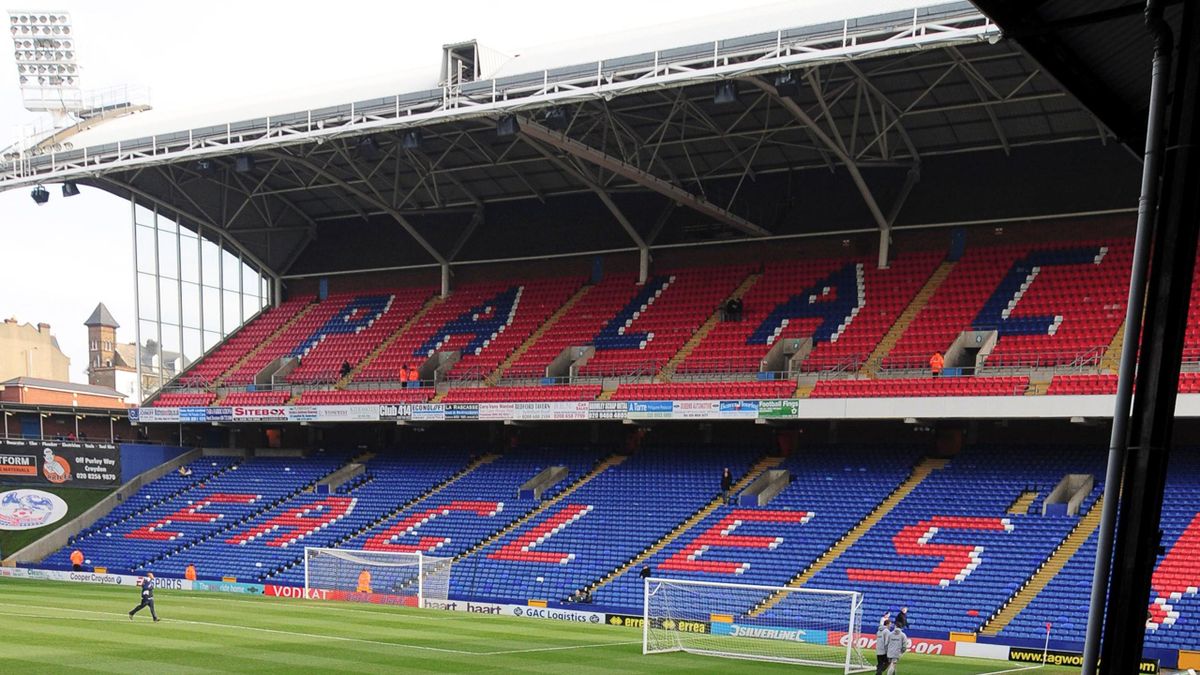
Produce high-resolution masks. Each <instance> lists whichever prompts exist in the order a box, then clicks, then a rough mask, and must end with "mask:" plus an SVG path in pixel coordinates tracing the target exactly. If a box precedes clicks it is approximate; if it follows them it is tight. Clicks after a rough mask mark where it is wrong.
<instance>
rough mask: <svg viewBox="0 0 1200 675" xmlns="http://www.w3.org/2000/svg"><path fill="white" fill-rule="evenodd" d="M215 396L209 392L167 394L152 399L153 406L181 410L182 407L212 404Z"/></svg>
mask: <svg viewBox="0 0 1200 675" xmlns="http://www.w3.org/2000/svg"><path fill="white" fill-rule="evenodd" d="M216 398H217V395H216V394H214V393H212V392H211V391H200V392H179V393H173V392H168V393H164V394H159V395H158V397H157V398H155V399H154V405H156V406H161V407H165V408H181V407H184V406H204V405H208V404H210V403H212V402H213V401H215V400H216Z"/></svg>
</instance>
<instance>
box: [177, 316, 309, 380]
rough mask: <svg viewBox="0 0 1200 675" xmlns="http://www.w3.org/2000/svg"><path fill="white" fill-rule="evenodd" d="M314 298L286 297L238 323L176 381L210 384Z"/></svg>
mask: <svg viewBox="0 0 1200 675" xmlns="http://www.w3.org/2000/svg"><path fill="white" fill-rule="evenodd" d="M314 300H315V298H313V297H312V296H307V295H306V296H299V297H295V298H289V299H288V300H286V301H285V302H283V303H281V304H280V305H279V306H278V307H272V308H269V309H267V310H265V311H263V313H262V314H260V315H259V316H258V317H257V318H255V319H253V320H251V321H250V322H249V323H247V324H246V325H244V326H242V327H241V329H239V330H238V331H237V332H236V333H234V334H233V335H232V336H231V337H229V338H228V339H226V340H225V341H224V342H222V343H221V344H219V345H217V347H216V348H215V349H214V350H213V351H212V353H210V354H208V355H207V356H205V357H204V358H202V359H200V360H199V361H197V362H196V363H195V364H194V365H193V366H192V367H191V368H190V369H189V370H188V371H187V372H185V373H183V375H181V376H180V378H179V382H180V384H186V385H192V386H202V385H208V384H211V383H212V382H213V381H215V380H216V379H217V378H218V377H220V376H221V375H222V374H223V373H224V372H225V371H227V370H229V368H230V367H231V366H233V364H235V363H237V362H238V359H241V358H242V357H243V356H244V355H246V354H247V353H248V352H250V351H251V350H253V349H254V348H255V347H257V346H258V345H260V344H262V342H263V341H264V340H266V339H267V338H268V337H270V336H271V334H272V333H274V332H275V331H276V330H278V329H279V327H280V326H282V325H283V324H285V323H287V322H288V321H289V320H290V319H291V318H292V317H294V316H296V314H298V313H299V312H300V311H301V310H303V309H304V308H305V307H307V306H308V305H309V304H310V303H311V302H313V301H314Z"/></svg>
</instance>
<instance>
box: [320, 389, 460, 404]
mask: <svg viewBox="0 0 1200 675" xmlns="http://www.w3.org/2000/svg"><path fill="white" fill-rule="evenodd" d="M436 393H437V392H436V391H434V389H433V387H412V388H409V389H346V390H344V391H343V390H331V391H306V392H304V393H303V394H301V395H300V400H299V401H297V403H299V404H300V405H355V404H370V403H424V402H426V401H428V400H429V399H431V398H433V395H434V394H436Z"/></svg>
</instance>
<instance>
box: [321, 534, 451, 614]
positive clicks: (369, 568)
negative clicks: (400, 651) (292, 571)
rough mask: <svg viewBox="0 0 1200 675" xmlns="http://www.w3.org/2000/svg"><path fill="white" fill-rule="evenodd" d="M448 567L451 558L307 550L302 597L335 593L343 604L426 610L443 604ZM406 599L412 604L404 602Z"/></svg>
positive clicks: (446, 587)
mask: <svg viewBox="0 0 1200 675" xmlns="http://www.w3.org/2000/svg"><path fill="white" fill-rule="evenodd" d="M451 563H452V561H451V559H450V558H434V557H431V556H427V555H424V554H422V553H419V552H418V553H395V552H392V551H358V550H346V549H340V548H311V547H307V548H305V549H304V594H305V596H306V597H307V596H308V595H309V592H310V591H334V592H340V593H343V594H345V598H344V599H346V600H359V599H364V600H367V601H375V602H379V601H381V600H382V601H384V602H389V601H390V602H395V603H397V604H414V605H416V606H417V607H425V606H426V603H427V602H428V601H430V600H437V601H441V602H445V601H446V598H447V596H448V595H449V593H450V568H451V566H452V565H451ZM364 571H366V572H367V575H366V576H363V572H364ZM360 581H362V582H365V585H363V584H360ZM405 598H411V599H412V600H411V601H410V602H405Z"/></svg>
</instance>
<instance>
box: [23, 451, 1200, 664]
mask: <svg viewBox="0 0 1200 675" xmlns="http://www.w3.org/2000/svg"><path fill="white" fill-rule="evenodd" d="M607 454H608V451H607V450H606V449H603V448H588V447H579V448H530V447H517V448H512V449H510V450H508V451H506V452H504V453H503V454H501V455H486V456H484V455H479V454H478V453H477V452H476V451H473V450H471V449H469V448H466V447H458V448H455V447H428V448H409V449H406V450H404V451H395V452H382V453H380V455H378V456H376V457H374V458H372V459H370V460H369V461H368V462H367V463H366V472H365V474H363V475H361V476H359V477H357V478H355V479H353V480H351V481H350V482H348V483H346V484H345V485H342V486H341V487H339V488H338V489H337V490H336V491H335V492H334V493H332V494H317V493H314V492H313V491H312V489H311V488H312V487H313V486H314V485H315V483H316V482H317V481H318V480H319V479H321V478H322V477H325V476H328V475H330V474H331V473H333V472H334V471H336V470H337V469H338V468H339V467H340V466H343V465H345V463H346V462H347V461H350V459H351V458H350V457H349V456H348V455H343V454H338V453H320V452H318V453H315V454H314V456H312V457H309V458H305V459H300V458H257V459H243V458H232V457H205V458H203V459H200V460H197V461H194V462H192V463H191V464H190V465H189V467H190V469H191V471H192V474H191V475H190V476H186V477H185V476H181V475H179V474H178V473H175V472H171V473H169V474H167V475H166V476H164V477H162V478H160V479H158V480H157V481H154V482H152V483H150V484H148V485H146V486H145V487H143V488H142V489H141V490H140V491H139V492H137V493H136V494H135V495H133V496H132V497H131V498H130V499H128V500H126V501H125V502H123V503H122V504H120V505H118V506H117V507H115V508H114V509H113V510H112V511H111V512H110V513H109V514H107V515H106V516H104V517H102V518H101V519H100V520H98V521H97V522H96V523H95V524H93V525H92V526H90V527H88V528H87V529H85V530H84V531H83V532H81V533H80V534H79V535H77V536H76V537H74V538H73V539H72V540H71V541H70V542H69V544H68V545H67V546H66V547H65V548H64V549H62V550H60V551H57V552H55V553H53V554H51V555H50V556H49V557H48V558H46V559H45V560H44V561H42V563H40V566H42V567H48V568H51V569H69V568H70V561H69V559H68V556H69V554H70V552H71V551H73V550H75V549H76V548H78V549H80V550H82V551H83V552H84V554H85V558H86V560H87V562H86V563H85V567H95V566H102V567H107V568H108V569H109V571H110V572H116V573H126V572H142V571H146V570H153V571H155V572H157V573H160V574H164V575H168V576H180V575H182V573H183V570H184V568H185V567H186V566H187V565H188V564H194V565H195V566H196V567H197V571H198V573H199V576H200V577H201V578H205V579H220V578H222V577H226V576H235V577H237V578H239V579H241V580H253V581H256V582H267V583H280V584H291V585H299V584H301V583H302V581H303V564H302V563H303V548H304V547H305V546H341V547H345V548H347V549H351V550H354V549H367V550H380V551H389V550H390V551H418V550H419V551H423V552H426V553H429V554H432V555H437V556H456V555H461V554H463V553H465V552H468V551H469V552H470V554H469V555H467V556H466V557H464V558H461V559H460V560H458V561H457V562H456V564H455V568H454V572H453V574H452V577H451V594H452V596H454V597H456V598H465V599H489V600H510V601H516V602H522V603H523V602H524V601H525V600H528V599H544V600H547V601H550V602H565V601H569V600H571V599H576V600H577V599H578V598H577V593H578V591H580V590H582V589H585V588H587V587H589V586H590V585H591V584H593V583H595V582H596V581H598V580H600V579H602V578H604V577H606V576H607V575H608V574H609V573H610V572H612V571H614V570H618V569H622V568H624V573H623V574H622V575H620V576H618V577H616V578H615V579H613V580H612V581H611V582H610V583H608V584H606V585H603V586H601V588H600V589H599V590H598V591H597V592H596V594H595V595H594V596H593V597H592V598H591V602H592V603H593V605H592V606H594V607H598V608H605V609H616V610H618V611H625V612H636V611H637V609H638V607H639V606H640V602H641V580H640V578H639V576H638V572H640V569H641V566H640V565H637V566H628V565H627V564H628V563H629V562H631V561H632V560H634V559H635V558H636V557H637V556H638V555H639V554H641V553H642V552H643V551H645V550H647V548H648V547H650V546H652V545H654V544H655V543H656V542H658V541H660V540H661V539H662V538H663V537H664V536H666V535H667V534H668V533H671V532H672V531H675V530H676V528H678V527H679V526H680V524H681V523H684V522H685V521H687V520H688V518H689V517H690V516H691V515H692V514H694V513H696V512H697V511H698V510H699V509H701V508H702V507H704V506H705V505H708V504H714V505H715V510H713V511H712V512H711V513H709V514H708V515H707V516H705V517H704V518H703V519H701V520H699V521H697V522H695V523H693V524H692V525H691V526H690V527H689V528H687V529H685V530H681V531H678V532H676V536H675V537H674V538H673V539H672V540H671V541H670V542H669V543H667V544H666V545H665V546H664V547H663V548H662V549H661V550H659V551H657V552H656V553H654V554H653V555H651V556H650V557H649V558H648V559H646V561H645V564H646V565H647V566H649V567H650V568H651V571H652V573H653V574H654V575H656V576H665V577H678V578H690V579H701V580H714V581H736V582H742V583H758V584H766V585H779V584H783V583H787V582H789V581H790V580H792V579H794V578H796V576H797V575H798V574H799V573H800V572H801V571H803V570H804V569H806V568H808V567H809V566H810V565H811V564H812V563H813V562H814V561H815V560H817V559H818V558H819V557H821V556H822V554H823V553H824V552H825V551H826V550H827V549H828V548H829V547H830V546H832V545H833V544H834V543H835V542H837V541H839V540H840V539H842V538H843V537H844V535H845V534H846V533H847V532H848V531H849V530H850V529H851V528H853V527H854V526H855V525H856V524H857V523H858V522H860V521H861V520H862V519H863V518H864V517H865V516H866V515H867V514H868V513H870V512H871V511H873V510H874V509H876V508H877V505H879V504H880V503H881V502H882V501H883V500H884V499H885V498H886V497H887V496H888V495H889V494H890V493H892V492H893V491H894V490H896V488H897V486H898V485H900V483H901V482H902V481H904V479H905V477H906V476H907V475H908V474H909V473H910V472H911V470H912V467H913V466H914V465H915V464H916V463H917V461H918V460H919V459H920V454H921V451H920V450H918V449H916V448H910V447H903V446H895V445H890V446H875V447H856V446H836V447H802V448H800V449H798V450H797V451H796V454H795V455H794V456H793V457H791V458H790V459H787V460H786V461H785V462H784V463H783V464H782V465H781V468H784V469H787V470H788V471H790V472H791V474H792V476H793V480H792V481H791V483H790V484H789V486H788V487H787V488H785V489H784V490H783V491H782V492H781V493H780V494H779V495H778V496H777V497H775V499H774V500H773V501H771V502H770V503H769V504H767V505H765V506H759V505H757V504H754V503H742V504H739V503H736V502H735V503H733V504H723V503H721V502H720V501H719V495H718V489H719V476H720V471H721V467H724V466H728V467H730V468H731V469H732V471H733V474H734V475H735V477H739V476H741V475H743V474H744V473H745V472H746V471H747V470H748V469H749V468H750V467H751V466H753V464H754V462H755V461H756V460H757V459H759V458H760V457H763V456H764V453H763V449H761V448H754V447H725V448H715V447H709V448H703V447H694V446H681V447H658V448H653V447H649V448H644V449H641V450H639V451H636V452H634V453H633V454H632V455H630V456H629V457H628V458H627V459H625V461H623V462H616V463H613V462H605V463H604V464H601V463H600V462H601V460H602V459H603V458H604V457H605V456H606V455H607ZM1104 459H1105V453H1104V452H1103V451H1102V450H1101V449H1084V448H1078V447H1069V446H1068V447H1063V446H1055V447H1036V446H1005V447H986V446H976V447H970V448H967V449H965V450H963V451H962V452H961V453H960V454H959V455H958V456H956V457H954V458H953V459H951V460H950V461H949V463H948V464H947V465H946V466H945V467H944V468H942V469H936V470H934V471H933V472H932V473H931V474H930V475H929V476H928V477H926V478H925V479H924V480H923V481H922V482H920V483H919V484H917V485H916V486H915V488H914V489H913V490H912V492H911V493H908V494H907V495H906V496H905V497H904V498H903V499H901V500H900V501H899V502H898V503H897V504H896V505H895V506H894V507H893V508H891V509H890V511H887V512H886V513H884V514H883V515H882V519H881V520H879V522H877V523H876V524H875V525H874V526H872V527H871V528H870V529H869V530H867V531H866V533H865V534H864V535H863V536H862V537H861V538H860V539H858V540H857V541H856V543H854V544H853V545H852V546H850V547H849V548H848V549H847V550H846V551H845V552H844V553H842V554H841V555H840V556H836V557H834V558H832V559H831V560H829V564H828V565H827V566H825V567H823V568H822V569H821V570H820V571H819V572H817V573H816V574H815V576H814V577H813V578H812V579H811V581H810V582H809V584H810V585H811V586H812V587H815V588H833V589H839V588H840V589H847V590H857V591H862V592H864V594H865V608H864V614H863V616H864V617H865V618H864V622H865V623H866V624H870V623H871V622H872V621H873V620H874V619H873V617H876V616H879V615H880V614H882V613H883V612H884V611H885V610H887V609H888V608H889V607H891V606H907V607H909V610H910V616H911V617H912V618H913V620H914V622H915V623H914V625H915V626H917V627H918V630H919V631H920V634H922V635H937V634H942V635H944V634H945V633H947V632H949V631H961V632H973V631H976V630H978V629H979V628H980V627H982V626H983V625H984V623H985V622H986V621H987V620H988V619H989V618H990V617H991V616H993V615H994V613H995V612H996V611H998V610H999V609H1000V608H1001V607H1002V606H1003V605H1004V604H1005V603H1006V602H1007V601H1008V600H1009V598H1011V597H1012V596H1013V594H1014V593H1015V592H1017V591H1018V589H1019V588H1021V586H1022V585H1023V584H1024V583H1025V582H1026V580H1028V579H1029V578H1030V576H1031V575H1032V574H1033V573H1034V572H1035V571H1036V570H1037V569H1038V568H1039V567H1040V566H1041V565H1042V563H1043V562H1044V561H1045V560H1046V559H1047V558H1048V557H1049V556H1050V555H1051V553H1052V552H1053V551H1054V550H1055V548H1056V547H1057V546H1058V545H1059V543H1060V542H1061V541H1062V540H1063V538H1064V537H1065V536H1066V535H1067V534H1068V533H1069V532H1070V531H1071V530H1072V529H1073V528H1074V527H1075V526H1076V525H1077V523H1079V522H1080V518H1079V517H1078V516H1066V515H1041V513H1042V503H1043V500H1044V499H1045V497H1046V495H1048V494H1049V492H1050V490H1051V489H1052V488H1053V487H1054V485H1055V484H1057V482H1058V481H1059V479H1061V478H1062V477H1063V476H1064V475H1066V474H1069V473H1088V474H1091V475H1093V476H1095V477H1097V479H1098V478H1099V477H1101V476H1102V475H1103V462H1104ZM558 465H562V466H565V467H566V468H567V472H568V475H567V477H566V478H565V479H564V480H563V481H561V482H560V483H558V484H557V485H555V486H554V487H553V488H552V489H551V490H550V491H549V492H548V493H547V494H545V495H543V497H542V501H540V502H539V501H537V500H534V499H531V498H529V497H528V496H522V495H520V494H518V488H519V487H520V486H521V485H522V484H523V483H525V482H526V481H527V480H529V479H530V478H531V477H533V476H535V475H537V474H538V473H539V472H541V471H542V470H543V469H545V468H547V467H551V466H558ZM601 467H603V468H602V470H601ZM593 470H595V472H594V473H593V474H591V476H590V479H589V480H586V481H581V480H580V479H581V477H584V476H585V475H587V474H588V473H589V471H593ZM1102 489H1103V486H1102V485H1100V484H1099V482H1097V484H1096V485H1095V486H1094V488H1093V489H1092V491H1091V492H1090V493H1089V495H1088V497H1087V498H1086V499H1085V500H1084V503H1083V505H1082V508H1083V511H1084V512H1086V510H1087V509H1089V508H1092V506H1093V505H1094V503H1095V499H1096V498H1097V496H1098V495H1099V494H1100V492H1101V491H1102ZM1027 491H1033V492H1035V493H1036V494H1037V497H1036V498H1035V499H1033V501H1032V503H1030V504H1029V506H1028V507H1026V508H1024V509H1022V510H1020V511H1019V512H1016V513H1010V512H1009V511H1010V510H1011V509H1012V505H1013V504H1014V503H1015V502H1016V501H1017V499H1018V497H1020V496H1021V495H1022V494H1023V493H1026V492H1027ZM736 498H737V495H735V496H734V499H736ZM535 509H539V510H538V512H537V513H536V514H535V515H533V516H532V517H530V518H528V519H527V520H524V521H523V522H520V523H519V524H518V525H517V526H515V527H512V528H511V529H507V528H509V527H510V525H512V524H513V523H516V522H517V521H518V520H519V519H522V518H523V517H525V516H526V515H527V514H530V513H531V512H533V511H534V510H535ZM1198 513H1200V450H1197V449H1196V448H1183V449H1178V450H1175V451H1173V452H1172V458H1171V474H1170V477H1169V480H1168V486H1167V494H1166V500H1165V502H1164V510H1163V517H1162V523H1161V527H1162V530H1163V532H1164V539H1163V541H1164V544H1165V546H1166V548H1165V554H1164V555H1162V556H1160V558H1159V561H1158V566H1157V569H1156V571H1155V574H1154V578H1153V582H1152V588H1153V598H1152V599H1151V602H1150V603H1149V611H1150V617H1151V621H1150V624H1149V632H1148V641H1147V644H1148V645H1149V646H1151V647H1166V648H1192V649H1194V648H1196V647H1198V646H1200V597H1197V595H1196V592H1195V588H1196V587H1197V586H1200V562H1198V561H1200V553H1198V552H1200V515H1198ZM498 533H499V535H500V536H496V535H497V534H498ZM1094 556H1095V537H1094V536H1093V537H1092V538H1091V539H1089V540H1088V541H1087V543H1086V544H1085V546H1084V547H1083V548H1082V549H1081V550H1080V551H1079V552H1078V553H1076V554H1075V555H1074V556H1073V557H1072V558H1071V559H1070V560H1069V561H1068V562H1067V564H1066V566H1065V567H1064V568H1063V570H1062V571H1061V572H1060V573H1059V574H1058V575H1057V576H1055V577H1054V578H1053V579H1052V580H1051V581H1050V583H1049V585H1048V586H1047V587H1046V588H1045V590H1044V591H1043V592H1042V593H1041V595H1040V596H1038V597H1036V598H1034V600H1033V602H1032V603H1030V604H1029V605H1028V606H1027V607H1026V608H1025V609H1024V610H1023V611H1022V612H1021V613H1020V614H1018V615H1017V616H1016V617H1015V619H1014V620H1013V621H1012V622H1011V623H1010V624H1009V625H1008V626H1007V627H1005V628H1004V630H1003V631H1002V633H1001V637H1011V638H1017V639H1038V638H1041V637H1043V636H1044V630H1045V629H1044V626H1045V624H1046V623H1047V622H1050V623H1052V625H1053V626H1054V637H1055V639H1056V640H1065V641H1067V642H1076V643H1077V642H1079V641H1081V640H1082V637H1083V630H1084V619H1085V617H1086V611H1087V601H1088V593H1087V590H1088V588H1089V587H1090V575H1091V570H1092V562H1093V560H1094ZM750 600H752V601H750ZM750 600H748V601H747V604H746V607H745V608H744V610H743V611H744V612H745V613H744V614H743V615H742V616H740V617H739V620H740V621H746V622H758V623H761V624H762V625H774V624H771V621H772V620H775V621H776V622H777V623H778V617H779V616H780V615H781V614H786V613H788V612H790V611H792V609H791V607H790V603H792V600H791V599H784V600H782V601H780V602H766V603H764V602H763V601H764V600H766V598H765V597H757V598H752V599H750Z"/></svg>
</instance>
